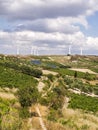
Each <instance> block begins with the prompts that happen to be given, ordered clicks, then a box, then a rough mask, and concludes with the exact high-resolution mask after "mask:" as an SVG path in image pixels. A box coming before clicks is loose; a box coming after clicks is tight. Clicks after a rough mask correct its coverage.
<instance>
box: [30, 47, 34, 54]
mask: <svg viewBox="0 0 98 130" xmlns="http://www.w3.org/2000/svg"><path fill="white" fill-rule="evenodd" d="M33 54H34V52H33V46H32V47H31V55H33Z"/></svg>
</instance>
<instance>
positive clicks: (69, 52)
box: [68, 45, 71, 55]
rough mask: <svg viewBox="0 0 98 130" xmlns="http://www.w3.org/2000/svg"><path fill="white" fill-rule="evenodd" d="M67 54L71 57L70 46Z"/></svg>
mask: <svg viewBox="0 0 98 130" xmlns="http://www.w3.org/2000/svg"><path fill="white" fill-rule="evenodd" d="M68 54H69V55H71V45H69V49H68Z"/></svg>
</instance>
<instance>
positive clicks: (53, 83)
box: [42, 79, 58, 96]
mask: <svg viewBox="0 0 98 130" xmlns="http://www.w3.org/2000/svg"><path fill="white" fill-rule="evenodd" d="M57 81H58V79H56V80H55V81H54V82H52V84H51V86H50V88H49V89H48V90H47V92H45V93H44V94H43V95H42V96H46V95H47V93H48V92H49V91H51V89H52V88H53V86H54V85H55V84H56V83H57Z"/></svg>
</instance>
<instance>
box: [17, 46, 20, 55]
mask: <svg viewBox="0 0 98 130" xmlns="http://www.w3.org/2000/svg"><path fill="white" fill-rule="evenodd" d="M19 51H20V50H19V46H17V55H19Z"/></svg>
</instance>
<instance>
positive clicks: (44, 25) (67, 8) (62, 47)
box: [0, 0, 98, 55]
mask: <svg viewBox="0 0 98 130" xmlns="http://www.w3.org/2000/svg"><path fill="white" fill-rule="evenodd" d="M69 47H70V49H71V54H81V48H82V53H83V54H84V55H86V54H87V55H98V0H0V53H3V54H17V50H18V53H19V54H35V55H36V54H38V55H44V54H45V55H47V54H49V55H54V54H57V55H59V54H61V55H64V54H68V53H69Z"/></svg>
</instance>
